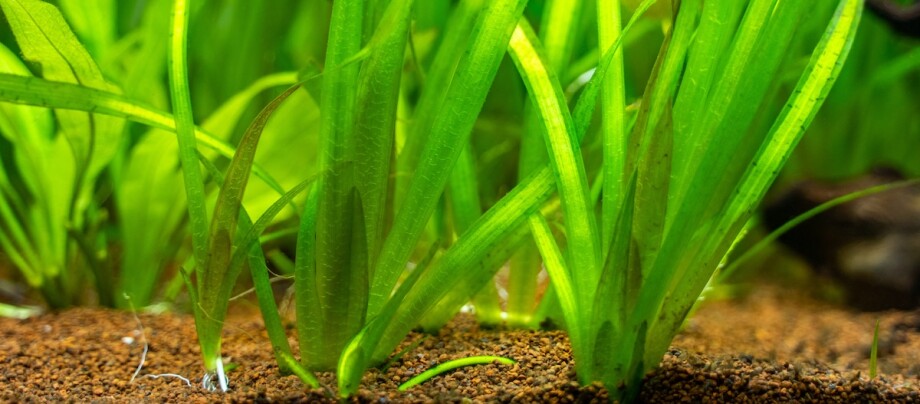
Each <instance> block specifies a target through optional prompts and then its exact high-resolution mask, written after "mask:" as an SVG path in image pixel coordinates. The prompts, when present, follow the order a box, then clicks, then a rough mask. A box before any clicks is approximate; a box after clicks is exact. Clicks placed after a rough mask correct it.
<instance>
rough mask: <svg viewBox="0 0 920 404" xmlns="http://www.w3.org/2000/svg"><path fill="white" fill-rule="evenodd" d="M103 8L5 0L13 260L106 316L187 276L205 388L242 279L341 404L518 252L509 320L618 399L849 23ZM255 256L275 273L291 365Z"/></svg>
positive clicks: (488, 302)
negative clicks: (278, 271) (563, 340)
mask: <svg viewBox="0 0 920 404" xmlns="http://www.w3.org/2000/svg"><path fill="white" fill-rule="evenodd" d="M102 3H103V4H104V6H100V8H99V9H98V10H96V9H94V10H93V11H90V10H89V8H86V7H80V5H79V4H77V2H76V0H74V1H67V0H60V1H57V2H55V4H56V5H57V6H59V8H57V7H55V6H54V5H52V4H51V3H48V2H43V1H39V0H0V6H2V8H3V12H4V15H5V16H6V17H7V21H9V24H10V29H11V31H12V32H13V34H14V36H15V39H16V42H15V44H13V43H7V42H4V45H6V48H8V49H6V48H4V49H5V52H2V54H0V56H2V57H3V58H4V61H5V63H4V65H3V68H4V69H5V70H4V71H3V72H2V73H0V100H2V101H5V102H4V103H3V104H2V105H0V108H2V110H3V111H4V114H3V116H2V118H3V120H2V121H0V130H2V131H3V137H2V140H0V141H2V142H3V143H0V146H4V147H3V149H2V150H4V152H3V153H0V158H2V162H3V171H2V175H0V191H2V193H0V196H2V197H0V215H3V217H4V225H3V226H0V230H2V232H0V236H2V238H0V246H2V248H3V251H4V253H5V254H6V255H7V256H8V257H9V260H10V261H12V262H13V263H14V264H15V265H16V267H17V268H19V269H20V271H21V272H22V274H23V276H24V278H26V279H27V280H28V282H30V284H31V285H33V286H34V287H35V288H37V289H40V290H44V291H45V295H46V296H47V299H48V300H49V303H51V304H52V305H54V306H66V305H68V304H73V303H75V302H76V300H75V299H70V298H69V297H68V298H67V299H66V300H62V301H60V302H54V301H52V299H54V298H56V297H58V296H68V295H67V294H63V295H62V294H59V293H57V290H74V291H78V290H80V289H79V288H80V286H79V285H82V284H83V282H84V281H83V279H90V280H92V281H93V282H95V287H94V290H96V292H97V294H98V295H99V298H98V299H99V301H100V302H101V303H103V304H110V305H115V306H119V305H122V306H123V305H124V304H123V303H119V299H122V298H121V297H120V296H123V295H125V294H127V295H129V296H135V297H132V299H133V298H136V299H138V300H140V302H135V303H136V304H147V303H149V302H150V301H152V300H154V299H155V296H156V295H157V291H158V290H159V289H161V288H162V286H163V284H164V283H169V285H167V287H166V289H170V287H169V286H170V285H182V284H184V285H186V291H187V295H188V296H189V301H190V303H191V309H192V311H193V313H194V314H195V318H196V327H197V330H198V335H199V343H200V345H201V348H202V355H203V361H204V364H205V370H206V376H205V377H204V378H203V379H204V380H203V382H204V384H205V385H206V387H208V388H213V389H222V390H226V389H227V388H229V387H230V386H231V384H230V383H229V382H228V381H227V379H226V375H225V374H224V373H225V372H224V370H223V358H222V357H221V354H220V349H221V342H220V333H221V329H222V327H223V321H224V319H225V316H226V311H227V307H228V302H229V300H230V298H231V296H232V294H233V291H234V289H235V286H236V284H237V281H238V280H237V278H238V275H239V274H240V273H241V272H242V271H243V269H245V268H246V267H247V266H248V267H249V270H250V274H251V277H252V282H253V285H254V287H255V291H256V295H257V296H256V298H257V300H258V302H259V305H260V308H261V309H262V313H263V316H264V319H265V324H266V327H267V329H268V333H269V337H270V340H271V345H272V347H271V349H273V351H274V353H275V355H276V359H277V361H278V364H279V369H280V370H281V371H282V372H284V373H293V374H295V375H297V376H298V377H300V378H301V379H302V380H304V382H305V383H306V384H307V385H310V386H313V387H316V386H318V383H317V381H316V379H315V377H313V375H312V373H311V372H315V371H330V370H332V371H335V372H336V374H337V378H338V380H337V381H338V394H339V395H340V396H341V397H347V396H349V395H350V394H352V393H354V392H355V391H356V389H357V387H358V383H359V382H360V379H361V376H362V375H363V373H364V372H365V370H366V369H368V368H369V367H371V366H377V365H380V364H383V363H385V362H386V361H387V360H388V359H389V358H390V357H391V355H392V353H393V351H394V349H395V348H396V346H397V345H398V344H399V343H400V342H401V341H402V340H403V339H404V338H405V337H406V335H408V333H409V332H410V331H411V330H412V329H413V328H415V327H416V326H418V325H422V326H424V327H425V328H426V329H427V330H434V329H437V328H438V327H439V326H441V325H443V324H444V323H446V322H447V321H448V320H449V319H450V318H451V317H452V316H453V315H454V314H455V313H457V311H458V310H459V308H460V307H461V306H463V305H464V304H466V303H467V302H468V301H469V300H471V299H472V300H473V301H474V302H475V303H476V307H477V309H478V314H479V318H480V320H481V321H483V322H485V323H488V324H492V325H496V324H498V323H500V322H501V321H502V320H501V317H500V315H499V314H500V313H501V304H502V302H501V300H502V299H499V298H498V292H497V291H498V288H497V287H496V286H495V284H494V283H493V278H494V275H495V274H496V272H497V271H498V270H499V268H500V267H502V266H503V265H504V264H505V263H507V262H509V260H510V262H511V265H510V266H511V269H510V275H509V279H510V280H509V284H508V285H507V288H506V290H507V291H508V292H510V293H512V294H513V295H512V296H508V297H507V298H506V299H504V300H505V303H504V304H505V305H506V306H505V308H506V309H507V313H508V320H509V321H508V324H509V325H512V326H527V327H533V326H534V325H535V323H536V321H535V320H539V319H542V318H543V317H549V318H551V319H552V320H554V322H555V323H556V324H560V325H562V326H564V328H565V329H566V331H567V332H568V333H569V336H570V341H571V343H572V347H573V352H574V358H575V362H576V369H577V373H578V378H579V381H580V382H582V383H585V384H587V383H590V382H593V381H601V382H603V383H604V384H605V385H606V386H607V388H608V389H609V390H610V391H611V392H612V393H613V395H614V396H615V397H621V398H625V399H630V398H632V397H634V394H635V393H636V391H637V388H638V386H639V381H640V380H641V377H642V376H643V375H644V374H645V372H646V371H648V370H650V369H651V368H652V367H654V366H655V365H656V364H657V363H658V361H659V359H660V357H661V355H662V353H663V352H664V350H665V349H666V347H667V346H668V343H669V342H670V341H671V339H672V337H673V336H674V334H675V333H676V332H677V329H678V327H679V326H680V324H681V323H682V322H683V320H684V318H685V317H686V315H687V312H688V311H689V310H690V307H691V306H692V304H693V302H694V301H695V300H696V299H697V297H698V296H699V294H700V292H701V291H702V290H703V287H704V286H705V285H706V282H707V281H708V280H709V279H710V276H711V275H712V273H713V271H715V269H716V268H717V267H718V265H719V263H720V262H721V261H722V260H723V257H724V256H725V254H726V252H727V251H728V249H729V247H730V246H731V245H732V243H733V241H734V240H735V238H736V236H737V235H738V234H739V233H740V231H741V229H742V226H744V224H745V222H746V221H747V220H748V218H749V217H750V216H751V214H752V212H753V211H754V209H755V208H756V206H757V204H758V202H759V201H760V199H761V198H762V197H763V195H764V193H765V192H766V190H767V187H768V186H769V185H770V184H771V183H772V182H773V180H774V179H775V178H776V176H777V174H778V172H779V170H780V168H781V167H782V166H783V164H784V163H785V161H786V160H787V159H788V157H789V154H790V153H791V151H792V149H793V148H794V146H795V145H796V144H797V143H798V141H799V139H800V138H801V136H802V134H803V132H804V131H805V129H806V128H807V127H808V125H809V124H810V123H811V121H812V119H813V117H814V115H815V113H816V111H817V110H818V108H819V107H820V106H821V104H822V102H823V100H824V99H825V97H826V95H827V93H828V90H829V89H830V87H831V85H832V84H833V82H834V80H835V79H836V77H837V75H838V74H839V71H840V67H841V66H842V64H843V61H844V60H845V59H846V56H847V53H848V51H849V49H850V44H851V43H852V41H853V38H854V35H855V32H856V26H857V24H858V22H859V19H860V14H861V10H862V2H861V1H860V0H840V1H837V2H825V3H822V4H823V5H822V6H821V7H812V6H811V5H810V3H808V2H801V1H794V0H749V1H730V2H728V1H726V2H704V1H702V0H682V1H670V2H668V1H665V0H658V1H657V3H659V4H656V1H655V0H645V1H642V2H629V4H628V5H624V4H621V2H620V1H617V0H597V1H574V0H572V1H567V0H550V1H531V2H528V1H527V0H494V1H482V0H465V1H461V2H459V3H457V4H454V3H455V2H451V1H447V0H432V1H420V2H414V1H412V0H389V1H382V0H379V1H361V0H342V1H335V2H331V3H329V2H296V1H279V2H277V3H276V2H260V3H258V5H256V6H254V7H255V9H254V10H255V11H251V12H249V13H247V12H244V10H243V9H242V8H240V6H235V5H230V4H227V5H224V6H223V7H217V6H215V5H214V4H213V3H209V2H205V1H196V0H173V1H170V0H160V1H151V2H125V3H117V2H102ZM148 3H149V4H148ZM624 3H625V2H624ZM131 5H133V6H134V7H137V10H142V11H143V13H140V15H142V16H143V17H142V18H140V19H138V18H137V17H136V15H138V14H137V13H134V12H133V11H132V10H133V9H131ZM650 7H652V8H650ZM284 10H289V11H290V12H284ZM212 11H215V12H220V13H221V16H222V18H219V19H214V18H210V17H209V12H212ZM646 13H649V14H650V15H651V16H650V17H647V16H645V14H646ZM625 16H628V19H627V18H624V17H625ZM250 17H251V18H250ZM96 19H100V20H105V21H106V24H102V25H97V24H89V23H87V21H95V20H96ZM275 20H277V21H280V22H282V23H279V24H272V23H269V22H267V21H275ZM624 20H626V21H628V22H627V23H626V24H622V21H624ZM222 21H229V22H231V23H230V24H229V26H228V25H226V24H225V23H224V22H222ZM815 26H819V27H821V28H820V29H817V30H816V29H813V27H815ZM125 27H128V28H125ZM231 27H239V28H240V29H243V30H244V32H246V33H245V34H241V35H239V36H236V37H235V36H234V34H232V32H234V30H233V29H232V28H231ZM803 27H805V28H803ZM806 28H807V29H806ZM125 31H127V32H128V33H127V34H124V35H122V36H119V34H118V33H121V32H125ZM206 32H207V33H209V34H208V35H205V33H206ZM809 34H810V35H809ZM212 37H213V38H217V39H214V41H215V43H214V44H209V43H207V41H206V39H205V38H212ZM164 39H167V40H165V41H164ZM262 41H269V42H267V43H266V42H262ZM270 41H274V43H272V42H270ZM236 44H238V45H239V46H238V47H234V46H236ZM14 45H15V46H14ZM650 45H651V46H650ZM17 49H18V51H19V52H21V54H22V57H23V59H24V61H25V62H27V63H28V64H26V63H23V61H22V60H20V59H19V57H18V56H17V53H16V52H17ZM228 49H231V50H228ZM264 49H274V50H275V52H276V53H274V54H271V55H266V54H264V53H261V51H262V50H264ZM648 49H653V50H654V49H657V52H648V51H647V50H648ZM221 50H223V51H221ZM641 51H646V52H645V53H642V52H641ZM631 52H634V54H635V56H634V57H633V56H631V55H633V53H631ZM643 55H644V56H643ZM225 56H226V58H225ZM272 58H274V60H275V61H274V62H269V63H265V62H264V61H265V60H271V59H272ZM253 61H258V62H260V63H253ZM263 63H264V65H263ZM253 66H263V68H261V69H257V68H255V67H253ZM264 66H268V67H264ZM224 73H225V74H224ZM222 80H223V81H222ZM281 88H287V90H285V91H283V92H282V91H280V89H281ZM266 90H270V91H266ZM777 100H778V101H777ZM259 107H261V109H259ZM166 110H169V111H172V112H171V113H168V112H165V111H166ZM231 145H232V146H231ZM158 157H159V158H158ZM62 162H63V163H65V164H63V165H62V164H61V163H62ZM482 167H489V169H488V170H485V169H483V168H482ZM250 178H253V179H252V180H250ZM62 229H63V230H62ZM148 230H149V231H148ZM278 245H280V246H281V247H282V248H281V250H286V251H287V252H286V253H287V254H293V262H290V263H288V264H284V263H285V259H286V258H285V256H284V253H282V252H281V250H279V249H277V246H278ZM117 249H123V253H124V254H126V255H125V256H124V257H119V256H117V255H116V254H113V253H112V252H111V251H115V250H117ZM267 250H270V251H269V254H266V251H267ZM266 255H268V256H270V257H273V263H275V265H278V266H279V267H287V269H283V270H285V271H289V272H290V275H291V276H293V279H294V285H293V287H294V290H295V307H296V313H295V323H296V330H297V334H298V344H299V348H300V349H299V354H300V356H299V358H296V357H295V356H294V355H293V353H292V352H293V351H292V349H291V347H290V346H289V345H288V341H287V338H286V334H285V330H284V327H283V322H282V316H281V314H280V313H279V312H278V308H277V306H276V305H275V303H274V302H275V298H274V296H273V295H272V288H271V285H270V282H271V281H272V279H270V273H269V268H268V265H267V264H266ZM540 261H542V266H543V267H545V268H546V270H547V271H548V272H549V276H550V279H551V286H550V288H549V290H548V292H547V293H546V294H545V296H544V298H543V299H542V300H541V301H540V302H539V303H538V302H536V296H537V295H538V293H537V287H538V285H537V282H536V278H537V274H536V272H537V271H538V269H539V267H540V266H541V264H540V263H539V262H540ZM128 263H130V264H131V265H138V267H139V268H142V269H141V270H138V271H137V272H132V271H130V270H129V269H127V268H125V267H124V265H126V264H128ZM279 263H280V264H279ZM84 268H85V269H84ZM170 268H171V269H170ZM170 271H171V272H172V273H171V275H172V278H171V279H172V280H170V278H167V277H165V275H168V274H170ZM538 304H539V306H538ZM492 359H493V358H488V360H489V361H491V360H492ZM511 359H513V358H511ZM467 362H469V363H475V362H478V360H477V359H471V360H468V361H466V362H464V361H461V362H458V363H461V364H462V363H467Z"/></svg>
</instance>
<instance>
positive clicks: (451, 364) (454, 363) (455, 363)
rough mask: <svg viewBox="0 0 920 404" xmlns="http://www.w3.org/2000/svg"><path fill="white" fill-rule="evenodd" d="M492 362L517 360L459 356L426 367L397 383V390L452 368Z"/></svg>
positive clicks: (504, 363)
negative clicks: (426, 368) (429, 367)
mask: <svg viewBox="0 0 920 404" xmlns="http://www.w3.org/2000/svg"><path fill="white" fill-rule="evenodd" d="M492 362H498V363H501V364H503V365H513V364H515V363H517V362H515V361H514V360H511V359H508V358H505V357H502V356H471V357H469V358H460V359H454V360H451V361H447V362H444V363H441V364H439V365H437V366H435V367H433V368H431V369H428V370H426V371H424V372H422V373H420V374H418V375H417V376H415V377H413V378H411V379H409V381H407V382H405V383H403V384H401V385H399V391H406V390H408V389H410V388H412V387H414V386H415V385H417V384H421V383H423V382H425V381H426V380H428V379H431V378H432V377H435V376H437V375H439V374H441V373H444V372H447V371H449V370H454V369H456V368H461V367H464V366H470V365H488V364H490V363H492Z"/></svg>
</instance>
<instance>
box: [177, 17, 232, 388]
mask: <svg viewBox="0 0 920 404" xmlns="http://www.w3.org/2000/svg"><path fill="white" fill-rule="evenodd" d="M188 12H189V1H188V0H176V1H175V2H173V10H172V23H171V30H170V33H171V35H170V44H169V57H168V60H169V62H168V64H169V68H168V69H167V70H168V73H169V89H170V95H171V96H172V106H173V113H174V114H175V115H176V136H177V138H178V141H179V162H180V163H181V166H182V178H183V180H184V181H185V194H186V200H187V201H188V203H187V206H188V215H189V227H190V229H191V230H190V233H191V235H192V251H193V254H194V256H195V273H196V276H197V278H198V282H199V285H200V284H201V283H204V284H207V285H209V286H211V284H212V283H214V282H213V281H211V280H210V279H209V278H210V277H209V276H208V272H207V271H208V265H209V264H208V212H207V207H206V206H205V193H204V180H203V178H202V176H201V169H200V168H199V166H198V147H197V141H196V139H195V122H194V117H193V115H192V101H191V97H190V95H189V88H188V55H187V53H186V51H187V49H186V39H187V38H186V37H187V35H188ZM199 288H201V286H199ZM202 290H204V289H199V293H198V297H199V299H204V300H203V301H201V300H199V301H196V302H194V304H195V305H198V306H200V309H201V310H202V311H203V312H204V314H205V315H206V317H205V318H200V317H201V316H196V317H198V318H196V320H197V321H196V322H195V325H196V328H197V329H198V341H199V343H200V345H201V354H202V358H203V359H204V365H205V369H207V371H208V372H209V373H214V372H215V371H217V370H218V368H219V367H220V364H218V361H220V360H221V359H220V328H221V323H222V317H221V318H220V319H218V320H216V321H212V320H209V319H208V318H207V317H209V316H212V315H217V316H219V315H220V314H219V313H212V311H213V309H214V305H215V304H216V302H213V301H212V299H213V297H212V296H213V295H214V294H215V293H218V290H217V289H216V288H215V289H211V290H209V291H207V292H206V293H207V294H206V295H202V293H201V291H202ZM218 377H219V378H220V381H221V386H220V387H221V389H222V390H226V389H227V387H226V385H225V382H224V379H223V377H224V376H223V375H218Z"/></svg>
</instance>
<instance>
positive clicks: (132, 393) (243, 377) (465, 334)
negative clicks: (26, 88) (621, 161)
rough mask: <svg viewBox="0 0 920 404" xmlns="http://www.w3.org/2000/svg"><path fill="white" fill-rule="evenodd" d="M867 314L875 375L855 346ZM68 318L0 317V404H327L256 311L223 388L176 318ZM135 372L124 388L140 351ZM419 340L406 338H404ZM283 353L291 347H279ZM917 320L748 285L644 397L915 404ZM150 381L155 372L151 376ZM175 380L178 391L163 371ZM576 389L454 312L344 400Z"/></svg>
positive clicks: (704, 312)
mask: <svg viewBox="0 0 920 404" xmlns="http://www.w3.org/2000/svg"><path fill="white" fill-rule="evenodd" d="M876 317H878V318H880V319H881V324H882V327H881V331H880V340H881V341H882V343H881V344H880V345H881V346H880V353H879V376H878V377H877V378H876V379H874V380H869V378H868V352H869V351H868V349H869V346H870V345H871V339H872V327H873V326H874V322H875V318H876ZM140 320H141V321H142V323H143V325H144V333H143V334H141V333H140V332H138V327H137V323H136V321H135V319H134V316H133V315H132V314H131V313H124V312H115V311H106V310H96V309H74V310H70V311H66V312H63V313H57V314H45V315H42V316H39V317H36V318H32V319H28V320H12V319H0V402H68V401H69V402H137V401H149V402H335V400H334V397H333V396H332V394H333V391H334V386H335V380H334V378H333V377H332V375H331V374H321V375H320V380H321V381H322V382H323V383H324V385H325V386H326V387H325V388H323V389H317V390H310V389H308V388H306V387H305V386H304V385H303V384H302V383H301V382H300V381H299V380H298V379H296V378H294V377H282V376H280V375H278V373H277V366H276V365H275V364H274V359H273V357H272V354H271V348H270V346H269V344H268V342H267V337H266V335H265V332H264V330H263V328H262V324H261V320H260V319H259V318H258V315H257V312H255V311H253V310H252V309H251V308H250V307H245V306H243V307H237V313H235V314H232V315H231V318H230V320H229V321H228V325H227V328H226V331H225V340H224V343H223V345H224V355H225V356H226V357H228V358H229V362H231V363H233V364H235V365H237V367H236V368H235V369H233V370H232V371H230V372H229V373H228V375H229V377H230V380H231V389H232V391H231V392H229V393H227V394H221V393H210V392H207V391H204V390H203V389H202V388H201V387H200V383H201V373H202V367H201V363H200V358H199V357H198V346H197V340H196V338H195V331H194V323H193V321H192V319H191V317H188V316H181V315H149V314H145V315H141V316H140ZM144 337H146V341H148V343H149V347H148V348H149V349H148V353H147V357H146V361H145V363H144V366H143V368H142V369H141V371H140V372H139V374H138V376H137V378H136V379H135V380H134V381H133V382H132V381H131V378H132V375H133V374H134V372H135V370H136V368H137V366H138V363H139V361H140V359H141V355H142V352H143V348H144V344H143V341H144ZM418 338H420V335H418V334H413V335H410V337H409V339H408V340H407V343H409V342H411V341H414V340H415V339H418ZM291 342H292V346H296V343H295V340H294V339H293V338H292V339H291ZM474 355H499V356H506V357H509V358H512V359H514V360H516V361H517V364H515V365H512V366H505V365H500V364H491V365H481V366H471V367H466V368H461V369H458V370H456V371H453V372H449V373H447V374H445V375H442V376H439V377H435V378H434V379H432V380H429V381H428V382H426V383H423V384H421V385H419V386H416V387H414V388H412V389H409V390H408V391H406V392H405V393H402V392H398V391H397V390H396V388H397V386H398V385H399V384H400V383H402V382H405V381H406V380H408V379H409V378H410V377H412V376H414V375H417V374H419V373H421V372H422V371H424V370H426V369H428V368H430V367H431V366H434V365H436V364H438V363H441V362H444V361H447V360H451V359H456V358H461V357H467V356H474ZM918 363H920V313H917V312H894V311H893V312H886V313H880V314H872V313H852V312H849V311H847V310H843V309H840V308H836V307H833V306H829V305H826V304H822V303H818V302H815V301H813V300H811V299H809V298H807V297H805V296H802V295H799V294H796V293H794V292H789V291H785V290H780V289H778V288H762V289H761V290H760V291H758V292H755V293H753V294H752V295H751V296H749V297H747V298H745V299H743V300H741V301H717V302H713V303H711V304H708V305H706V306H704V307H703V308H702V309H701V310H700V311H699V312H698V313H697V315H696V317H695V318H694V319H693V320H691V321H690V322H689V323H688V324H687V326H686V329H685V330H684V331H683V333H682V334H681V335H680V336H679V337H678V338H677V339H676V340H675V341H674V346H673V347H672V348H671V350H670V351H669V352H668V353H667V354H666V355H665V356H664V358H663V360H662V363H661V368H659V369H658V370H657V371H655V372H653V373H652V374H650V375H649V376H648V377H647V379H646V381H645V384H644V385H643V388H642V391H641V393H640V401H644V402H681V401H692V402H706V401H712V402H745V401H747V402H777V401H779V402H788V401H798V402H869V401H872V402H917V401H920V388H918V386H920V368H918V365H917V364H918ZM153 375H161V376H159V377H157V378H153ZM168 375H178V376H183V377H185V378H187V379H188V380H189V383H190V385H188V384H186V382H185V381H183V380H182V379H179V378H178V377H175V376H168ZM607 397H608V396H607V392H606V391H605V390H604V389H603V388H601V387H600V386H598V385H592V386H587V387H583V388H580V387H579V386H578V384H577V383H576V382H575V374H574V364H573V363H572V359H571V352H570V350H569V346H568V340H567V338H566V336H565V334H564V333H562V332H558V331H493V330H480V329H479V328H478V326H477V325H476V324H475V322H474V321H473V320H472V319H471V318H470V317H469V316H464V315H461V316H459V317H458V318H457V319H455V320H454V321H453V322H452V323H451V324H450V325H449V326H448V328H446V329H445V330H442V331H441V333H440V334H439V335H437V336H432V337H429V338H427V339H425V340H424V341H422V343H421V344H420V345H419V346H418V347H417V348H415V349H413V350H411V351H409V352H408V353H407V354H406V355H405V356H404V357H403V358H402V359H400V360H398V361H396V363H395V364H394V365H393V366H392V367H391V368H389V369H388V370H387V371H386V372H384V373H381V372H379V371H377V370H371V371H369V372H368V373H367V374H366V375H365V377H364V379H363V382H362V386H361V389H360V391H359V393H358V395H357V396H356V397H354V398H353V399H352V401H354V402H375V403H386V402H432V401H436V402H605V401H608V398H607Z"/></svg>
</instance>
